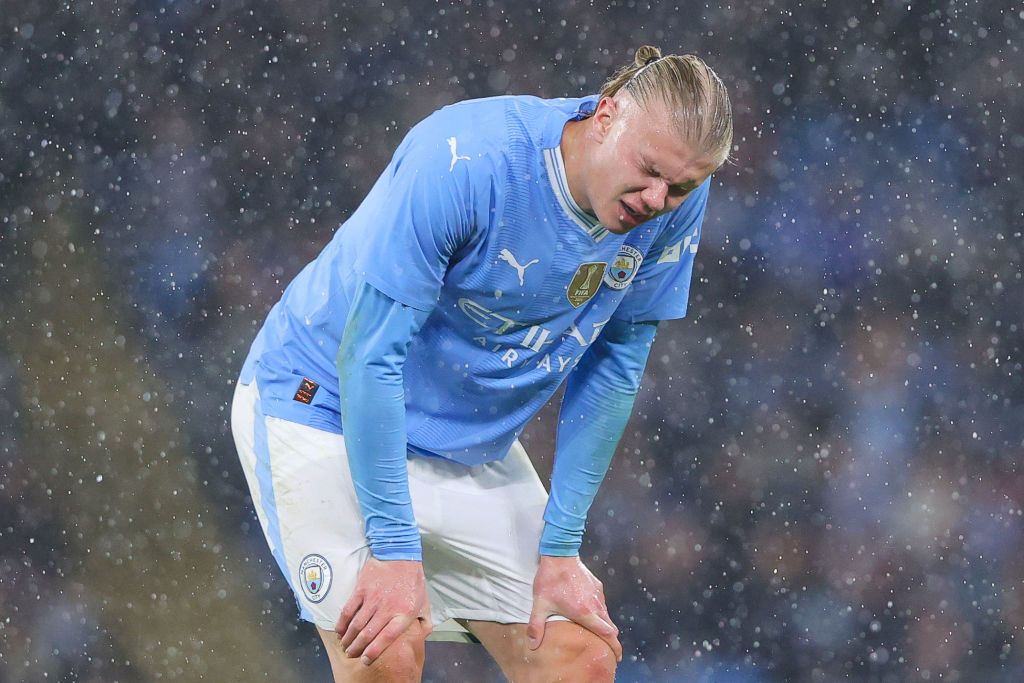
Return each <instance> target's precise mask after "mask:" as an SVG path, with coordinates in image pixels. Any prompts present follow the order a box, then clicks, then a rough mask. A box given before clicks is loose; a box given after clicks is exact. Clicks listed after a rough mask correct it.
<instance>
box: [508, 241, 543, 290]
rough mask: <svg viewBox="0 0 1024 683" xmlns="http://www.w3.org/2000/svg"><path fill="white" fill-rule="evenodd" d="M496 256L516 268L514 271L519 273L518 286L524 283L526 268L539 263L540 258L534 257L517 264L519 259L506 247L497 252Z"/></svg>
mask: <svg viewBox="0 0 1024 683" xmlns="http://www.w3.org/2000/svg"><path fill="white" fill-rule="evenodd" d="M498 258H499V259H501V260H502V261H504V262H505V263H507V264H509V265H510V266H512V267H513V268H515V269H516V273H518V274H519V286H520V287H522V286H523V285H525V284H526V269H527V268H529V267H530V266H532V265H533V264H534V263H540V259H539V258H535V259H533V260H532V261H530V262H529V263H526V264H525V265H519V261H517V260H516V257H515V256H513V255H512V252H511V251H509V250H508V249H502V250H501V251H500V252H498Z"/></svg>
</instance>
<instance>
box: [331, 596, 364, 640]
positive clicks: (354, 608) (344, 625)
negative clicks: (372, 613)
mask: <svg viewBox="0 0 1024 683" xmlns="http://www.w3.org/2000/svg"><path fill="white" fill-rule="evenodd" d="M362 604H363V598H362V595H361V594H360V593H359V592H355V593H353V594H352V597H351V598H349V599H348V602H346V603H345V605H344V606H343V607H342V608H341V614H339V615H338V623H337V624H335V625H334V630H335V631H337V632H338V633H339V634H342V633H344V632H345V631H347V630H348V625H349V622H350V621H352V617H354V616H355V615H356V613H357V612H358V611H359V608H360V607H361V606H362Z"/></svg>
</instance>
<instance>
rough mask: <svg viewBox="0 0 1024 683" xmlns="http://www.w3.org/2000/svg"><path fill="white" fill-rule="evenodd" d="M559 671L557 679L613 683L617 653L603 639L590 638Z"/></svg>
mask: <svg viewBox="0 0 1024 683" xmlns="http://www.w3.org/2000/svg"><path fill="white" fill-rule="evenodd" d="M558 673H559V675H558V677H556V678H555V680H556V681H567V682H568V681H587V682H588V683H589V682H591V681H593V682H594V683H604V682H605V681H607V682H608V683H611V681H614V680H615V654H614V653H613V652H612V649H611V648H610V647H608V644H607V643H605V642H604V641H603V640H600V639H598V638H588V639H587V640H586V641H585V642H584V643H582V645H581V647H580V649H579V651H578V652H577V654H576V656H575V657H574V658H573V659H572V660H571V661H569V662H567V663H566V665H565V666H564V668H562V669H561V670H560V671H559V672H558Z"/></svg>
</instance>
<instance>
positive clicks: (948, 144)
mask: <svg viewBox="0 0 1024 683" xmlns="http://www.w3.org/2000/svg"><path fill="white" fill-rule="evenodd" d="M2 14H3V16H2V17H0V31H2V33H0V282H2V285H3V292H2V295H0V331H2V332H0V335H2V336H0V340H2V343H0V386H2V388H3V391H2V392H0V405H2V409H0V432H2V434H0V680H3V681H40V680H56V681H115V680H117V681H151V680H158V679H159V680H186V681H190V680H214V681H229V680H253V679H261V680H275V681H298V680H311V679H314V678H316V677H320V678H323V679H324V680H326V676H327V668H326V659H325V658H324V657H323V655H322V653H319V652H318V648H317V646H316V642H315V640H316V638H315V634H314V633H313V631H312V629H311V628H310V627H309V625H308V624H303V623H300V622H298V621H297V619H296V617H295V614H294V610H293V605H292V600H291V597H290V595H289V593H288V591H287V588H286V587H285V585H284V582H283V581H281V580H280V578H278V576H277V572H276V569H275V568H274V567H273V565H272V563H273V560H272V558H271V556H270V554H269V553H268V552H267V551H266V548H265V546H264V544H263V541H262V539H261V538H260V535H259V534H260V532H259V526H258V525H257V524H255V518H254V515H253V514H252V510H251V506H250V504H249V502H248V500H247V499H246V497H245V491H244V488H245V487H244V482H243V479H242V474H241V471H240V469H239V467H238V466H237V464H236V459H235V455H234V450H233V445H232V442H231V440H230V436H229V435H228V432H227V424H226V422H227V421H226V412H225V409H226V406H227V403H228V401H229V398H230V392H231V383H232V381H233V380H234V378H235V376H236V373H237V371H238V369H239V367H240V364H241V361H242V359H243V357H244V352H245V350H246V349H247V347H248V344H249V342H250V341H251V339H252V337H253V336H254V334H255V331H256V325H258V324H259V322H261V321H262V319H263V316H264V315H265V313H266V311H267V310H268V308H269V307H270V306H271V305H272V304H273V303H274V302H275V301H276V299H277V297H278V295H279V294H280V292H281V290H282V288H283V286H284V285H285V284H286V283H287V282H288V280H289V279H290V278H291V277H292V276H293V275H294V274H295V273H296V272H297V271H298V270H299V269H300V268H301V267H302V266H303V265H304V264H305V263H306V262H307V261H308V260H309V259H311V258H312V257H313V256H314V255H315V254H316V253H317V251H318V250H319V248H320V247H321V246H322V245H323V244H324V243H325V242H326V241H327V240H328V239H329V238H330V236H331V234H332V232H333V231H334V230H335V229H336V227H337V225H338V224H339V223H340V222H341V221H342V220H344V218H345V217H346V216H347V215H348V214H349V213H350V212H351V211H352V209H353V208H354V207H355V206H356V205H357V204H358V202H359V201H360V199H361V198H362V196H363V195H364V193H365V192H366V191H367V190H368V188H369V186H370V185H371V184H372V182H373V180H374V179H375V178H376V176H377V174H378V173H379V172H380V171H381V170H382V168H383V167H384V165H385V164H386V162H387V160H388V158H389V156H390V154H391V152H392V151H393V149H394V148H395V146H396V145H397V144H398V142H399V141H400V139H401V137H402V135H403V134H404V133H405V131H407V130H408V128H409V127H410V126H411V125H412V124H414V123H415V122H416V121H418V120H419V119H421V118H422V117H424V116H425V115H427V114H428V113H429V112H431V111H432V110H434V109H436V108H437V107H439V106H442V105H444V104H447V103H450V102H453V101H456V100H460V99H464V98H468V97H481V96H488V95H495V94H503V93H531V94H537V95H542V96H548V97H554V96H577V95H581V94H586V93H591V92H594V91H596V90H597V89H598V88H599V87H600V84H601V82H602V81H603V79H604V78H605V77H606V76H607V75H609V74H610V73H611V72H612V71H614V70H615V69H616V68H618V67H619V66H621V65H622V64H624V63H626V61H627V60H629V59H630V58H631V55H632V50H633V49H635V48H636V47H637V46H639V45H641V44H644V43H650V44H655V45H659V46H661V47H662V48H663V50H664V51H666V52H695V53H697V54H699V55H701V56H702V57H704V58H706V59H707V61H708V62H709V63H710V64H711V65H712V66H713V67H714V68H715V69H716V70H717V72H718V73H719V74H720V75H721V77H722V78H723V80H724V81H725V82H726V83H727V85H728V86H729V88H730V91H731V94H732V97H733V103H734V109H735V113H736V150H735V154H734V157H735V163H734V164H732V165H730V166H728V167H726V168H725V169H723V170H722V171H721V172H720V173H719V174H717V176H716V179H715V183H714V187H713V189H712V194H711V201H710V206H709V211H708V219H707V221H706V223H705V226H704V237H703V243H702V245H701V250H700V253H699V254H698V266H697V269H696V270H695V275H694V277H695V281H694V284H693V288H692V290H691V302H690V313H689V316H688V317H687V318H686V320H684V321H679V322H675V323H670V324H666V325H663V326H662V329H661V330H660V332H659V336H658V341H657V343H656V346H655V349H654V352H653V354H652V357H651V362H650V364H649V367H648V372H647V377H646V379H645V382H644V386H643V389H642V393H641V397H640V400H639V401H638V405H637V408H636V411H635V415H634V418H633V420H632V422H631V423H630V426H629V428H628V430H627V434H626V436H625V437H624V439H623V442H622V445H621V448H620V452H619V454H618V456H617V458H616V461H615V462H614V463H613V469H612V472H611V473H610V475H609V478H608V481H607V482H606V484H605V486H604V488H603V489H602V493H601V494H600V496H599V498H598V500H597V503H596V504H595V507H594V510H593V511H592V513H591V517H590V519H591V521H590V525H589V532H588V540H587V543H586V545H585V546H584V551H585V559H586V560H587V561H588V563H589V564H590V565H591V567H592V568H594V569H595V570H596V571H597V573H598V574H599V575H602V576H603V578H604V579H605V583H606V589H607V592H608V600H609V604H610V606H611V610H612V614H613V616H614V617H615V618H616V619H617V621H618V624H619V626H620V627H621V628H622V629H623V631H624V634H623V641H624V645H625V648H626V651H627V656H626V661H624V663H623V664H622V666H621V669H620V678H621V680H644V681H646V680H652V681H726V682H741V681H742V682H755V681H756V682H765V683H767V682H776V681H794V682H800V683H803V682H819V681H821V682H824V681H837V680H852V681H878V682H880V683H896V682H898V681H917V680H921V681H929V680H930V681H988V682H999V681H1006V682H1010V681H1019V680H1022V679H1024V656H1022V654H1021V644H1020V642H1019V637H1020V635H1021V633H1022V628H1024V562H1021V560H1020V556H1019V555H1018V553H1019V552H1020V549H1021V541H1022V538H1021V536H1022V529H1024V524H1022V515H1024V511H1022V508H1024V475H1022V472H1021V465H1020V463H1021V459H1022V453H1024V381H1022V369H1021V362H1022V359H1021V346H1022V342H1024V334H1022V325H1024V319H1022V315H1021V313H1022V311H1024V304H1022V301H1024V296H1022V294H1024V287H1022V282H1021V278H1022V274H1021V250H1022V236H1021V230H1022V227H1021V226H1022V223H1024V221H1022V216H1024V199H1022V198H1024V192H1022V191H1021V187H1022V185H1021V183H1022V180H1024V178H1022V175H1024V173H1022V172H1024V166H1022V164H1021V161H1020V159H1021V155H1022V154H1024V106H1022V101H1021V99H1022V90H1021V78H1022V76H1024V58H1022V56H1021V52H1020V49H1021V43H1022V40H1021V36H1022V35H1024V34H1022V32H1021V29H1022V26H1024V10H1022V7H1021V5H1020V4H1019V3H1013V2H1008V1H1005V2H987V3H972V2H966V3H965V2H942V3H908V2H892V1H886V0H883V1H880V2H874V3H871V4H869V5H868V4H865V5H862V6H858V5H855V4H850V3H840V2H827V1H826V2H820V3H810V4H809V3H801V2H792V1H790V0H776V2H769V3H759V2H742V3H733V4H728V5H722V6H716V7H708V6H704V5H694V6H692V7H691V6H689V5H682V4H681V5H679V6H678V7H676V6H673V5H672V3H642V2H633V1H632V0H630V1H628V2H612V3H607V4H602V3H595V2H581V1H580V2H577V1H565V0H556V1H554V2H548V3H534V2H526V3H513V2H501V1H500V0H488V1H487V2H479V3H477V2H469V0H465V1H459V2H447V1H443V0H442V1H439V2H431V3H401V2H392V1H390V0H383V1H381V0H374V1H373V2H370V1H365V2H357V1H342V2H327V1H326V0H310V1H308V2H280V1H277V2H275V1H272V0H262V1H255V2H252V1H250V2H239V1H237V0H220V1H218V2H210V1H206V0H203V1H195V2H191V1H185V0H178V1H175V0H162V1H157V0H137V1H135V2H130V1H125V2H94V3H81V2H70V3H68V2H46V1H39V2H34V1H29V0H24V1H22V2H15V3H10V4H6V5H5V7H4V11H3V13H2ZM555 414H556V413H555V410H554V408H552V407H549V408H548V409H545V411H544V412H543V413H542V415H541V417H540V418H539V419H538V420H537V421H536V422H535V423H534V424H532V425H531V427H530V428H529V429H528V431H527V432H526V434H525V435H524V443H525V444H526V446H527V449H528V450H529V451H530V452H531V453H532V454H533V456H534V458H535V460H536V461H537V462H538V466H539V468H540V469H541V470H542V472H545V471H547V470H548V469H549V468H550V452H551V448H552V439H553V431H554V426H553V425H554V420H555ZM431 647H432V651H431V653H432V655H433V656H434V660H433V661H434V663H433V664H431V665H430V667H428V673H427V678H428V679H431V678H432V677H433V678H432V679H433V680H481V679H488V678H489V677H491V676H494V675H495V670H494V668H493V666H492V665H489V664H487V663H486V661H485V660H484V659H483V658H482V657H481V656H480V655H479V653H478V652H477V651H475V650H473V649H470V648H467V647H466V646H456V645H437V646H431Z"/></svg>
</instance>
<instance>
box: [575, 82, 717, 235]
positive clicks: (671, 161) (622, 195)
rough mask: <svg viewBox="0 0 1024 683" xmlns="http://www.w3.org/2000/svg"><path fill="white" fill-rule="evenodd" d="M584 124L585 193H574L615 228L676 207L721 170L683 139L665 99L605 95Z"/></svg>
mask: <svg viewBox="0 0 1024 683" xmlns="http://www.w3.org/2000/svg"><path fill="white" fill-rule="evenodd" d="M580 123H582V124H585V125H586V126H587V128H586V129H585V130H584V131H583V135H582V138H583V140H582V144H581V145H580V155H579V160H580V166H579V171H580V172H579V175H577V190H576V191H578V192H579V195H580V196H577V195H576V191H574V192H573V196H574V198H575V199H576V200H577V203H579V204H580V208H582V209H584V210H585V211H589V212H590V213H592V214H594V215H595V216H597V219H598V220H599V221H601V224H602V225H604V226H605V227H606V228H607V229H608V230H609V231H610V232H613V233H617V234H622V233H626V232H629V231H630V230H632V229H633V228H635V227H637V226H638V225H640V224H641V223H643V222H645V221H648V220H650V219H652V218H655V217H657V216H660V215H662V214H665V213H668V212H669V211H672V210H673V209H675V208H676V207H678V206H679V205H680V204H682V203H683V201H684V200H685V199H686V197H687V195H688V194H689V193H690V192H692V191H693V190H694V189H695V188H697V187H698V186H699V185H700V184H701V183H703V182H704V180H705V179H706V178H707V177H708V176H710V175H711V174H712V173H713V172H714V171H715V170H716V169H717V164H716V163H715V161H714V160H712V159H711V158H710V157H709V156H708V155H707V154H706V153H705V152H704V151H703V150H699V149H694V148H693V147H692V145H691V144H690V143H688V142H687V141H686V140H685V139H684V136H682V135H681V134H680V131H679V124H678V123H677V122H676V121H674V120H673V118H672V115H671V112H670V111H669V109H668V107H667V106H666V105H665V104H663V103H662V102H659V101H653V102H650V103H648V104H647V105H640V104H638V103H637V102H635V101H633V99H632V98H631V97H630V96H629V95H628V94H625V93H622V94H619V95H616V96H615V97H604V98H602V99H601V101H600V102H599V103H598V105H597V109H596V110H595V111H594V114H593V115H592V116H591V117H590V118H588V119H586V120H584V121H581V122H580ZM570 180H571V178H570ZM570 189H572V185H571V184H570ZM581 200H582V201H581Z"/></svg>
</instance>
